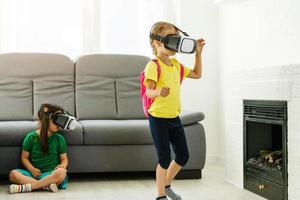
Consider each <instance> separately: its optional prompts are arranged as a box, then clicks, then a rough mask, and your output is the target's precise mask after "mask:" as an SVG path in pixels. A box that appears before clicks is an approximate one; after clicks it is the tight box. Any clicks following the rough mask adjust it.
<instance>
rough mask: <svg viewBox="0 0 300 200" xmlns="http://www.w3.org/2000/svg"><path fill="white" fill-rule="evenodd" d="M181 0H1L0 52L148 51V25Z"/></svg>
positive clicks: (172, 13) (175, 12)
mask: <svg viewBox="0 0 300 200" xmlns="http://www.w3.org/2000/svg"><path fill="white" fill-rule="evenodd" d="M179 2H180V0H0V52H1V53H3V52H52V53H62V54H65V55H68V56H70V57H71V58H74V57H76V56H79V55H81V54H86V53H120V54H142V55H147V56H149V55H151V48H150V46H149V39H148V35H149V30H150V28H151V25H152V24H153V23H154V22H156V21H160V20H167V21H171V22H173V23H177V24H178V23H179V15H180V9H179V6H178V5H179Z"/></svg>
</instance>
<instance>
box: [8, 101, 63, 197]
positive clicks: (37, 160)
mask: <svg viewBox="0 0 300 200" xmlns="http://www.w3.org/2000/svg"><path fill="white" fill-rule="evenodd" d="M63 110H64V109H63V108H62V107H60V106H58V105H53V104H42V105H41V107H40V109H39V111H38V118H39V127H38V129H37V130H35V131H33V132H30V133H28V134H27V135H26V137H25V139H24V141H23V146H22V155H21V162H22V164H23V165H24V167H25V168H26V169H14V170H12V171H11V172H10V173H9V180H10V181H11V182H13V183H15V184H12V185H10V186H9V192H10V193H20V192H31V191H33V190H38V189H45V190H50V191H52V192H57V191H58V188H63V189H66V188H67V184H68V182H67V176H66V173H67V170H66V169H67V166H68V157H67V153H66V141H65V139H64V137H63V136H62V135H60V134H59V133H58V129H59V127H58V126H57V125H56V124H54V123H53V121H52V119H51V116H52V115H53V114H55V113H58V112H63Z"/></svg>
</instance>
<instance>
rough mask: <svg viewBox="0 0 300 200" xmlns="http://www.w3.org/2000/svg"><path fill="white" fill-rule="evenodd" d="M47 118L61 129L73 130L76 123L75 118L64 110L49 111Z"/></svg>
mask: <svg viewBox="0 0 300 200" xmlns="http://www.w3.org/2000/svg"><path fill="white" fill-rule="evenodd" d="M49 119H52V121H53V123H54V124H56V125H57V126H59V127H60V128H62V129H69V130H74V129H75V127H76V125H77V120H76V118H75V117H73V116H72V115H71V114H69V113H68V112H66V111H62V112H57V113H51V114H50V116H49Z"/></svg>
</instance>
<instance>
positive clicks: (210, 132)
mask: <svg viewBox="0 0 300 200" xmlns="http://www.w3.org/2000/svg"><path fill="white" fill-rule="evenodd" d="M180 13H181V17H180V21H181V23H180V25H179V27H180V28H181V29H183V30H184V31H186V32H188V33H189V34H190V36H191V37H195V38H204V39H205V40H206V42H207V45H206V46H205V47H204V50H203V55H202V58H203V77H202V78H201V79H200V80H191V79H186V80H185V81H184V84H183V89H182V90H183V91H182V92H183V93H182V105H183V109H188V110H198V111H201V112H203V113H204V114H205V120H204V121H203V122H202V123H203V125H204V128H205V132H206V141H207V154H206V155H207V162H208V163H212V162H215V161H216V160H217V159H218V154H219V149H218V146H219V124H220V121H219V69H218V59H217V58H218V52H217V32H218V31H217V7H216V6H215V5H214V3H213V1H212V0H197V1H195V0H185V1H183V0H181V10H180ZM179 59H180V60H181V62H183V63H184V64H186V65H188V66H191V67H193V65H194V54H193V55H182V54H181V55H179Z"/></svg>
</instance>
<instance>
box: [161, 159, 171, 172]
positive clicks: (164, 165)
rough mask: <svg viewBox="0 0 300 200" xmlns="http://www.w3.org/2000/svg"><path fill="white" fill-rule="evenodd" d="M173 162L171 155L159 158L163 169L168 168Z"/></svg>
mask: <svg viewBox="0 0 300 200" xmlns="http://www.w3.org/2000/svg"><path fill="white" fill-rule="evenodd" d="M170 163H171V157H169V156H166V157H161V158H160V159H159V165H160V166H161V167H162V168H163V169H168V168H169V166H170Z"/></svg>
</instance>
